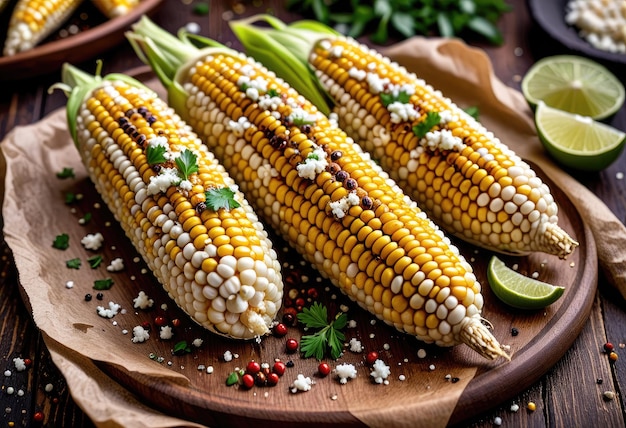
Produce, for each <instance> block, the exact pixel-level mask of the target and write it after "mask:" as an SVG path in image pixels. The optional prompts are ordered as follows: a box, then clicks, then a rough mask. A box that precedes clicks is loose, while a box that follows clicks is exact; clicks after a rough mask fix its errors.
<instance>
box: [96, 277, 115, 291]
mask: <svg viewBox="0 0 626 428" xmlns="http://www.w3.org/2000/svg"><path fill="white" fill-rule="evenodd" d="M112 285H113V280H112V279H111V278H104V279H96V280H95V281H94V282H93V288H94V289H95V290H108V289H110V288H111V286H112Z"/></svg>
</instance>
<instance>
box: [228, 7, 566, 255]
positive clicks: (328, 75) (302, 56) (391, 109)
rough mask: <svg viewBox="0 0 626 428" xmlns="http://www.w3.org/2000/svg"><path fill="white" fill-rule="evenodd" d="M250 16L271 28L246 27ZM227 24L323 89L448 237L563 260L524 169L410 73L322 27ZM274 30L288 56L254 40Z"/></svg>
mask: <svg viewBox="0 0 626 428" xmlns="http://www.w3.org/2000/svg"><path fill="white" fill-rule="evenodd" d="M257 20H258V21H261V20H265V21H266V23H268V24H269V26H270V27H273V28H269V29H268V28H263V29H260V30H259V29H255V28H254V25H253V24H251V22H253V21H257ZM231 25H232V27H233V30H234V31H235V33H236V34H238V35H239V37H240V40H241V41H242V43H243V45H244V47H246V49H248V50H249V52H250V53H251V54H252V55H253V56H254V55H257V57H258V58H257V59H259V60H261V61H262V60H266V63H265V65H268V66H269V67H270V68H271V69H272V70H275V71H276V72H277V74H278V75H279V76H280V77H282V78H284V79H286V80H287V82H288V83H290V84H291V85H293V86H295V87H298V88H302V87H303V85H304V84H306V86H307V87H308V88H311V89H313V88H315V87H321V88H323V89H324V90H325V92H326V94H327V95H328V96H329V97H330V98H331V101H332V102H331V105H332V111H333V112H334V113H336V117H337V120H338V124H339V126H340V127H342V128H343V129H344V130H345V131H346V133H347V134H348V135H349V136H350V137H352V138H353V139H354V140H355V141H357V142H358V143H359V144H361V146H362V147H363V149H364V150H365V151H366V152H369V153H370V154H371V155H372V157H373V158H374V159H375V160H377V161H379V162H380V165H381V167H382V168H383V169H384V170H385V171H386V172H387V173H388V174H389V175H390V177H391V178H393V179H394V180H395V181H396V183H397V184H398V185H399V186H400V187H401V188H402V189H403V190H404V191H405V192H406V193H407V195H408V196H410V197H411V198H413V199H414V200H415V201H416V202H417V203H418V205H419V206H420V207H421V208H422V209H424V210H425V211H426V212H427V213H428V214H429V216H430V217H431V218H432V219H433V221H435V222H436V223H437V224H438V225H439V226H441V227H442V228H444V229H446V230H447V231H448V232H449V233H452V234H454V235H456V236H458V237H460V238H462V239H464V240H466V241H469V242H471V243H473V244H476V245H479V246H482V247H485V248H488V249H490V250H495V251H499V252H503V253H508V254H515V255H522V254H528V253H530V252H536V251H541V252H546V253H549V254H554V255H557V256H559V257H561V258H566V257H567V256H568V255H569V254H570V253H571V252H572V251H573V250H574V249H575V247H576V246H577V245H578V243H577V242H576V241H575V240H573V239H572V238H571V237H570V236H569V235H568V234H567V233H566V232H565V231H564V230H563V229H561V228H560V227H559V226H558V216H557V214H558V207H557V204H556V202H555V201H554V197H553V196H552V195H551V193H550V189H549V188H548V186H547V185H546V184H545V183H544V182H543V181H542V180H541V179H540V178H539V177H538V176H537V175H536V173H535V172H534V171H533V170H532V169H531V167H530V166H529V165H528V164H527V163H526V162H524V161H523V160H522V159H521V158H520V157H519V156H517V155H516V154H515V153H514V152H513V151H512V150H510V149H509V148H508V147H507V146H506V145H505V144H503V143H502V142H501V141H500V140H499V139H498V138H497V137H496V136H494V135H493V133H491V132H489V131H488V130H487V129H485V127H484V126H483V125H481V124H480V123H479V122H478V121H477V120H475V119H474V118H473V117H471V116H470V115H469V114H467V113H466V112H465V111H464V110H462V109H460V108H459V107H458V106H456V105H455V104H454V103H453V102H452V101H451V100H450V99H448V98H446V97H445V96H444V95H442V93H441V92H440V91H437V90H435V89H434V88H433V87H431V86H430V85H429V84H428V83H427V82H425V81H424V80H423V79H420V78H418V77H417V76H416V75H415V74H414V73H411V72H409V71H407V70H406V69H405V68H404V67H401V66H400V65H398V64H397V63H395V62H392V61H391V60H390V59H389V58H386V57H384V56H383V55H381V54H380V53H379V52H377V51H375V50H373V49H370V48H368V47H367V46H365V45H362V44H359V43H357V42H356V41H355V40H353V39H351V38H347V37H344V36H341V35H338V34H336V33H335V34H331V33H333V32H332V30H330V29H328V28H327V27H325V26H323V25H321V24H311V23H306V24H303V25H302V30H300V26H299V25H300V23H294V24H291V25H289V26H287V25H285V24H283V23H280V21H278V20H276V19H275V18H270V17H267V16H257V17H252V18H250V19H249V20H242V21H240V22H234V23H232V24H231ZM314 27H315V28H314ZM316 31H317V32H318V33H317V34H316ZM279 33H280V40H282V42H281V47H280V49H282V50H285V49H291V55H289V54H288V53H285V54H284V56H280V55H281V54H280V53H279V52H274V53H273V56H271V55H265V53H266V52H265V51H264V50H263V42H265V41H266V40H267V39H268V38H269V39H272V37H273V35H278V34H279ZM290 37H291V38H292V39H293V40H295V42H294V43H289V41H288V40H289V38H290ZM252 40H254V43H247V42H250V41H252ZM259 40H262V41H263V42H259ZM276 40H279V39H278V38H277V39H276ZM268 43H269V42H268ZM307 48H311V50H310V53H309V54H308V55H307V53H306V50H307ZM289 60H291V62H294V61H295V62H298V61H304V62H306V65H308V66H310V67H311V68H312V69H313V71H314V72H315V75H316V76H317V80H318V81H317V82H316V83H317V86H316V85H310V84H308V83H307V82H308V80H306V81H305V80H304V79H301V78H300V77H299V76H297V75H294V74H290V73H288V72H287V70H286V67H282V66H281V63H282V62H285V61H289ZM270 64H272V65H270ZM278 70H280V73H279V72H278ZM296 85H298V86H296ZM307 90H308V89H307ZM316 99H319V97H316ZM317 107H318V108H320V109H329V108H330V107H329V105H328V104H327V103H326V104H325V105H322V104H320V103H317ZM445 184H447V185H445ZM529 194H532V195H533V197H532V198H531V197H529ZM476 220H477V222H476V223H475V221H476ZM505 224H506V228H507V231H506V232H504V231H503V228H504V225H505Z"/></svg>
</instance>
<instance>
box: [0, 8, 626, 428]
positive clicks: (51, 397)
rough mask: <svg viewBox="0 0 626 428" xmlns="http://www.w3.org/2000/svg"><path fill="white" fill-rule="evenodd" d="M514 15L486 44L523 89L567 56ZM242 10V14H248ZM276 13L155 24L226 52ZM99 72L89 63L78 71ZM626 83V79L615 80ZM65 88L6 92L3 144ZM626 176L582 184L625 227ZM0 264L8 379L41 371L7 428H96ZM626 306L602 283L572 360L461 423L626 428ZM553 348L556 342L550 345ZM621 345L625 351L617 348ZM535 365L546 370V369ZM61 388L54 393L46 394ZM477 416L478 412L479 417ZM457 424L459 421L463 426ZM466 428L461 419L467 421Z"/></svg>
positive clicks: (109, 61)
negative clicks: (27, 362) (495, 41)
mask: <svg viewBox="0 0 626 428" xmlns="http://www.w3.org/2000/svg"><path fill="white" fill-rule="evenodd" d="M510 3H511V5H512V6H513V8H514V11H513V12H512V13H509V14H507V15H505V17H504V18H503V19H502V21H501V23H500V26H501V28H502V30H503V31H504V33H505V44H504V45H503V46H500V47H491V46H486V45H482V44H478V43H477V45H478V46H480V47H483V48H485V50H486V52H487V53H488V55H489V56H490V58H491V60H492V62H493V65H494V69H495V72H496V75H498V77H500V79H502V80H503V81H504V82H505V83H506V84H508V85H509V86H511V87H514V88H519V81H520V78H521V76H522V75H523V74H524V73H525V71H526V70H527V69H528V68H529V67H530V65H531V64H532V63H533V61H535V60H537V59H538V58H540V57H542V56H545V55H548V54H553V53H560V52H563V50H562V48H560V47H559V46H558V44H555V43H551V42H550V41H549V40H548V39H546V38H545V36H544V35H543V33H542V32H541V31H540V30H539V29H537V28H535V27H534V26H533V24H532V21H531V19H530V17H529V14H528V10H527V7H526V4H525V2H524V1H522V0H517V1H511V2H510ZM242 5H243V6H242ZM268 10H269V11H274V12H275V13H276V14H277V15H278V16H279V17H281V18H283V19H290V18H294V17H296V16H294V15H290V14H288V13H286V12H285V11H284V9H283V6H282V2H280V1H265V2H254V3H253V4H251V3H248V2H245V3H242V4H239V5H234V4H232V3H225V4H222V2H211V13H210V15H208V17H206V16H205V17H199V16H195V15H193V13H192V5H190V4H189V3H188V2H181V1H179V0H166V1H164V3H163V5H162V7H161V9H160V10H159V11H158V12H157V13H156V14H155V15H154V19H155V21H156V22H158V23H159V24H160V25H162V26H164V27H165V28H167V29H169V30H172V31H174V30H176V29H177V28H178V27H180V26H181V25H184V24H185V23H187V22H190V21H196V22H200V23H201V26H202V31H203V34H207V35H209V36H210V37H212V38H215V39H218V40H220V41H222V42H228V41H230V40H233V37H232V34H231V33H230V31H229V30H228V27H227V24H226V23H225V21H224V20H223V19H224V17H227V16H228V15H230V14H232V15H233V16H239V15H237V13H238V12H241V11H243V13H245V14H252V13H258V12H264V11H268ZM101 58H102V59H103V60H104V65H105V66H104V68H105V69H104V73H106V72H113V71H115V72H117V71H122V70H127V69H130V68H133V67H135V66H138V65H140V63H139V61H138V60H137V59H136V57H135V56H134V54H133V53H132V51H131V50H130V48H129V47H128V46H126V45H124V44H122V45H119V46H118V47H116V48H114V49H113V50H111V51H109V52H106V53H105V54H103V55H101ZM78 66H84V68H89V69H91V67H92V64H91V61H89V62H86V63H85V64H78ZM615 71H616V72H617V73H621V74H620V75H621V76H625V75H626V74H624V70H623V69H622V70H615ZM58 79H59V76H58V72H51V73H48V74H44V75H42V76H39V77H36V78H30V79H27V80H18V81H15V82H11V83H9V84H7V83H6V82H5V83H3V84H2V86H1V87H0V138H2V137H4V135H6V133H7V132H9V131H10V130H11V129H12V128H13V127H14V126H16V125H24V124H29V123H33V122H36V121H37V120H39V119H41V118H42V117H44V116H45V115H47V114H48V113H50V112H52V111H53V110H55V109H57V108H58V107H60V106H62V105H63V102H64V98H63V97H62V96H59V95H58V94H57V95H52V96H49V95H48V94H47V89H48V87H49V86H50V84H52V83H54V82H56V81H57V80H58ZM613 124H614V125H616V126H618V127H620V128H621V129H626V112H625V110H624V109H622V111H621V112H620V113H619V114H618V115H617V116H616V118H615V119H614V122H613ZM625 168H626V155H623V156H622V157H621V158H620V159H619V160H618V161H617V162H616V163H615V164H614V165H612V166H611V167H609V168H608V169H607V170H605V171H603V172H602V173H598V174H585V175H581V176H578V177H577V178H578V179H579V180H580V181H581V182H582V183H583V184H585V185H586V186H587V187H589V188H590V189H591V190H592V191H594V192H595V193H596V194H597V195H598V196H599V197H600V198H601V199H602V200H603V201H605V203H606V204H607V205H608V206H609V207H610V208H611V209H612V210H613V212H614V213H615V214H616V215H617V216H618V218H620V219H624V218H625V217H626V201H625V200H624V192H625V187H626V186H625V184H624V181H623V180H622V179H618V178H617V173H619V172H621V171H624V169H625ZM2 249H3V253H2V258H1V260H0V266H1V272H2V276H1V277H0V314H1V315H0V332H1V342H0V362H1V365H0V367H2V369H3V371H4V370H6V369H8V368H12V358H14V357H15V356H18V355H19V356H30V358H31V359H32V360H33V367H31V369H30V370H29V371H28V376H27V378H26V379H27V381H26V384H24V385H14V387H15V389H16V391H17V390H18V389H21V390H22V391H24V394H23V395H21V394H17V392H15V393H14V394H9V393H8V392H7V390H6V388H5V383H4V382H3V384H2V385H3V387H2V390H0V403H2V404H4V408H6V409H8V410H10V411H6V412H4V413H3V425H4V426H8V424H9V422H13V423H14V426H37V425H39V426H87V427H88V426H92V423H91V421H90V420H89V419H88V418H87V417H86V416H85V414H84V413H83V412H82V411H81V409H80V408H78V407H77V406H76V405H75V403H74V401H73V400H72V398H71V396H70V394H69V392H68V390H67V387H66V384H65V381H64V379H63V377H62V376H61V375H60V374H59V372H58V370H57V369H56V367H55V366H54V365H53V364H52V361H51V360H50V356H49V354H48V352H47V350H46V348H45V345H44V344H43V340H42V338H41V335H40V334H39V332H38V331H37V329H36V327H35V326H34V324H33V323H32V321H31V318H30V314H29V312H28V310H27V309H26V306H25V305H24V303H23V302H22V299H21V296H20V293H19V287H18V284H17V278H16V274H15V267H14V265H13V263H12V262H11V257H10V254H9V253H8V251H7V250H6V245H4V244H3V245H2ZM624 308H626V304H625V302H624V300H623V298H622V297H621V296H619V294H618V293H616V292H615V291H614V290H613V289H612V288H611V287H610V285H609V284H608V283H607V282H606V280H605V279H604V278H602V277H600V278H599V291H598V293H597V297H596V299H595V301H594V304H593V307H592V310H591V314H590V316H589V319H588V321H587V322H586V324H585V326H584V328H583V329H582V332H581V334H580V336H579V337H578V338H577V339H576V340H575V342H574V343H573V345H572V346H571V348H570V350H569V351H567V352H566V353H565V355H564V356H563V357H562V358H561V359H560V360H559V361H558V362H557V363H556V365H554V367H553V368H552V369H551V370H549V371H548V373H547V374H546V375H545V376H543V377H541V379H540V380H539V381H537V382H535V383H533V384H532V385H531V386H529V387H528V389H526V390H525V391H524V392H522V393H520V394H519V395H518V396H516V397H513V398H512V399H510V400H506V401H505V402H504V403H503V404H501V405H498V406H496V407H492V406H485V408H486V410H485V411H481V413H480V415H479V416H477V417H475V418H473V419H471V420H469V421H465V422H464V423H463V425H464V426H472V427H490V426H493V425H494V421H495V419H496V417H498V418H501V420H502V426H532V427H535V426H536V427H541V426H609V427H612V426H624V424H625V420H626V413H625V410H624V406H625V404H624V400H623V397H622V392H623V388H624V387H625V386H626V369H625V368H624V363H623V358H624V356H622V355H621V353H623V350H622V349H623V344H624V342H626V337H625V336H626V329H625V328H624V326H625V325H626V311H625V310H624ZM547 339H548V340H549V337H548V338H547ZM607 341H611V342H613V343H614V344H615V345H616V348H617V352H618V354H620V356H621V357H622V360H618V362H617V363H616V364H610V363H609V362H608V359H607V357H606V355H605V354H604V353H603V352H602V346H603V344H604V343H605V342H607ZM620 344H622V347H620V346H619V345H620ZM537 365H542V362H541V361H538V362H537ZM48 384H51V385H52V386H53V389H52V391H49V392H47V391H46V390H45V389H46V385H48ZM605 391H613V392H615V393H616V399H614V400H612V401H606V400H604V399H603V396H602V394H603V392H605ZM529 401H533V402H534V403H536V405H537V410H536V411H535V412H532V413H531V412H527V411H526V410H525V405H526V403H527V402H529ZM511 403H518V404H519V405H520V411H518V412H516V413H515V412H511V410H510V406H511ZM38 413H40V414H41V416H42V419H43V420H42V421H37V420H36V419H38V416H39V414H38ZM472 413H473V412H472ZM457 419H459V418H457ZM460 419H462V417H460Z"/></svg>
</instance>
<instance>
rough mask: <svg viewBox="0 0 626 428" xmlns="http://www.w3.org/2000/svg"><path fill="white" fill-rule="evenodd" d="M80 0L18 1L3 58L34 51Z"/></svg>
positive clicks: (5, 43) (66, 17)
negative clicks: (30, 50)
mask: <svg viewBox="0 0 626 428" xmlns="http://www.w3.org/2000/svg"><path fill="white" fill-rule="evenodd" d="M81 2H82V0H19V1H18V2H17V4H16V5H15V8H14V9H13V13H12V15H11V19H10V20H9V29H8V31H7V37H6V40H5V42H4V55H5V56H11V55H15V54H17V53H19V52H23V51H27V50H29V49H32V48H34V47H35V46H36V45H37V44H38V43H39V42H41V41H42V40H43V39H45V38H46V37H48V36H49V35H50V34H51V33H52V32H53V31H55V30H56V29H58V28H59V27H60V26H61V25H62V24H63V23H64V22H65V21H66V20H67V19H68V18H69V16H70V15H71V14H72V13H74V11H75V10H76V8H77V7H78V6H79V5H80V3H81Z"/></svg>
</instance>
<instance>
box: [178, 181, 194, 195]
mask: <svg viewBox="0 0 626 428" xmlns="http://www.w3.org/2000/svg"><path fill="white" fill-rule="evenodd" d="M178 187H179V188H180V189H181V190H186V191H188V192H189V191H190V190H191V188H192V187H193V184H192V183H191V181H189V180H181V182H180V183H178Z"/></svg>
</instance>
